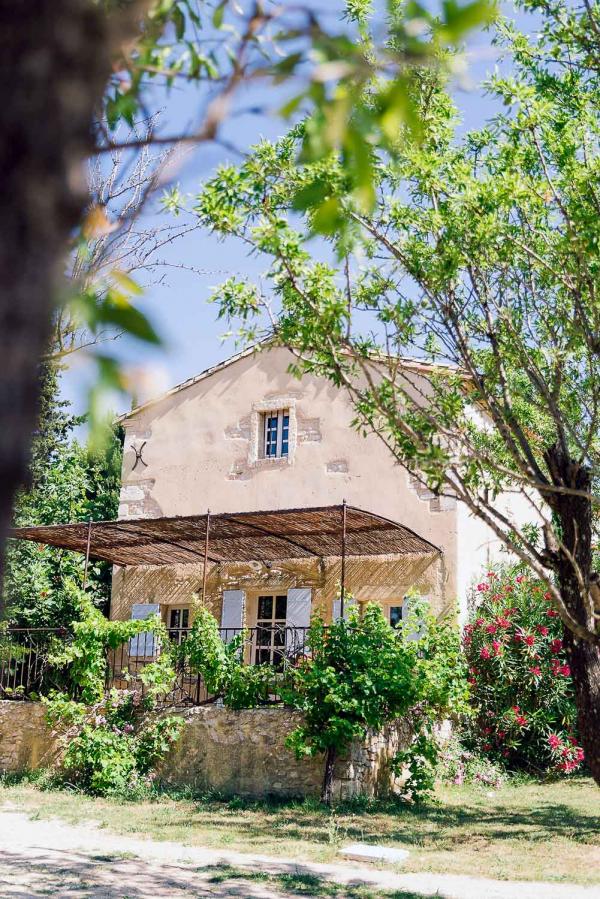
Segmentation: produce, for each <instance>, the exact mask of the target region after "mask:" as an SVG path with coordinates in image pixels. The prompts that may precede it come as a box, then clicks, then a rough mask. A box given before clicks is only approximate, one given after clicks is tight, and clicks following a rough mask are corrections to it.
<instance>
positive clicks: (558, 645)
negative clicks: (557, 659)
mask: <svg viewBox="0 0 600 899" xmlns="http://www.w3.org/2000/svg"><path fill="white" fill-rule="evenodd" d="M562 648H563V641H562V640H559V639H558V637H557V638H556V640H552V641H551V643H550V650H551V651H552V652H554V653H557V652H560V651H561V649H562Z"/></svg>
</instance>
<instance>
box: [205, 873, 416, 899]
mask: <svg viewBox="0 0 600 899" xmlns="http://www.w3.org/2000/svg"><path fill="white" fill-rule="evenodd" d="M214 870H215V871H217V873H216V874H213V875H212V877H210V878H209V883H219V884H222V883H229V882H230V881H236V880H242V881H246V882H250V883H252V882H254V883H262V884H264V885H265V886H270V887H273V888H274V889H279V890H285V895H286V896H311V897H313V899H424V897H423V894H422V893H413V892H410V891H406V890H400V891H398V890H393V891H389V890H384V891H383V892H382V891H381V890H377V892H376V893H374V892H373V890H372V888H371V887H365V886H354V885H352V884H349V885H346V884H341V883H333V882H332V881H331V880H324V879H323V878H322V877H318V876H317V875H316V874H262V873H258V874H257V873H252V872H249V871H243V870H241V869H239V868H231V867H229V866H228V865H215V868H214Z"/></svg>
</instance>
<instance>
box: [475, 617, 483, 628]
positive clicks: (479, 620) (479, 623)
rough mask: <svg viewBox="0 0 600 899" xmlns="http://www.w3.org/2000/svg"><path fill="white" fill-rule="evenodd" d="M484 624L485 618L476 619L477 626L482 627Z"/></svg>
mask: <svg viewBox="0 0 600 899" xmlns="http://www.w3.org/2000/svg"><path fill="white" fill-rule="evenodd" d="M482 624H485V621H484V620H483V618H476V619H475V627H481V625H482Z"/></svg>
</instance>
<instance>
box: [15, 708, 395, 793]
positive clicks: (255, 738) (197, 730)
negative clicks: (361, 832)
mask: <svg viewBox="0 0 600 899" xmlns="http://www.w3.org/2000/svg"><path fill="white" fill-rule="evenodd" d="M174 711H175V713H177V714H181V716H182V717H183V718H184V719H185V727H184V729H183V732H182V735H181V738H180V740H179V742H178V743H177V745H176V746H175V747H174V748H173V750H172V751H171V752H170V754H169V755H168V756H167V758H166V759H165V760H164V761H163V763H162V764H161V766H160V769H159V772H158V777H159V779H160V780H161V781H163V782H165V783H169V784H172V785H177V786H188V787H193V788H195V789H199V790H207V791H209V790H211V791H212V790H214V791H217V792H220V793H223V794H224V795H229V796H231V795H239V796H248V797H255V798H260V797H263V796H281V797H296V796H297V797H303V796H318V795H319V793H320V789H321V782H322V778H323V759H322V758H321V757H317V758H314V759H303V760H301V761H298V760H297V759H296V758H295V756H294V754H293V753H292V752H290V751H289V750H288V749H286V748H285V738H286V736H287V735H288V734H289V732H290V731H291V730H292V729H293V728H294V727H295V726H297V725H298V724H299V723H300V722H301V720H302V719H301V717H300V716H299V715H298V714H297V713H294V712H290V711H289V710H288V709H283V708H260V709H245V710H242V711H232V710H230V709H225V708H220V707H218V706H217V705H210V706H200V707H197V708H192V709H186V710H183V711H176V710H171V711H170V712H169V714H173V712H174ZM407 738H408V729H407V727H406V725H405V724H404V723H403V722H399V723H398V724H396V725H394V726H390V727H388V728H386V730H385V732H383V733H380V734H373V735H369V736H368V737H367V738H366V739H365V740H361V741H356V742H355V743H354V744H353V745H352V747H351V749H350V751H349V753H348V755H347V756H346V757H344V758H340V759H338V761H337V764H336V768H335V783H334V794H335V796H336V797H337V798H347V797H350V796H355V795H358V794H363V795H367V796H375V795H384V794H385V793H388V792H390V791H391V790H393V789H394V786H395V781H394V778H393V777H392V775H391V773H390V770H389V760H390V758H391V756H393V754H394V753H395V752H396V751H397V749H398V748H400V747H401V746H403V745H405V744H406V740H407ZM57 751H58V745H57V741H56V739H55V738H53V735H52V733H51V731H50V729H49V728H48V726H47V725H46V721H45V713H44V707H43V706H42V705H41V704H40V703H37V702H14V701H0V771H8V772H18V771H24V770H27V769H29V770H32V769H35V768H41V767H46V766H49V765H51V764H52V762H53V760H54V759H55V757H56V755H57Z"/></svg>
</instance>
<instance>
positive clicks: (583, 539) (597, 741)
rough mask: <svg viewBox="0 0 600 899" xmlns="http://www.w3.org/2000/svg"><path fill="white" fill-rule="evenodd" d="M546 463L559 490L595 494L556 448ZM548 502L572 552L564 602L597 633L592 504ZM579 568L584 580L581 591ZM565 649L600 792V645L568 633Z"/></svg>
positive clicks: (563, 561) (560, 563) (561, 498)
mask: <svg viewBox="0 0 600 899" xmlns="http://www.w3.org/2000/svg"><path fill="white" fill-rule="evenodd" d="M546 460H547V462H548V466H549V469H550V472H551V475H552V478H553V480H554V483H555V484H557V485H561V486H566V487H570V488H573V489H577V490H582V491H585V492H586V493H588V494H589V493H590V492H591V486H592V485H591V474H590V471H589V469H587V468H584V467H581V466H580V465H578V464H577V463H576V462H574V461H573V460H572V459H570V458H569V457H568V456H566V455H565V454H564V453H563V452H562V451H561V449H560V448H559V447H558V446H554V447H552V448H551V449H550V450H549V451H548V452H547V453H546ZM549 502H550V505H551V507H552V510H553V512H554V514H555V516H556V518H557V519H558V532H559V533H560V538H561V540H562V543H563V544H564V545H565V547H566V548H567V550H568V554H566V553H564V552H561V551H560V549H559V551H558V553H557V557H556V572H557V577H558V584H559V587H560V592H561V597H562V599H563V602H564V603H565V605H566V607H567V609H568V610H569V612H570V613H571V615H572V616H573V618H575V620H576V621H577V622H579V623H580V624H582V625H584V626H585V627H586V628H588V629H590V630H593V629H594V628H595V621H594V617H593V614H592V610H591V609H590V604H589V588H590V575H591V573H592V519H593V516H592V504H591V502H590V500H589V499H588V498H586V497H585V496H569V495H563V494H556V495H554V496H553V497H552V499H551V500H550V501H549ZM569 556H570V557H571V558H570V557H569ZM573 559H574V560H575V563H576V567H575V566H574V565H573V561H572V560H573ZM577 568H578V569H579V572H580V573H581V576H582V577H583V588H582V585H581V583H580V581H579V579H578V577H577V570H576V569H577ZM564 643H565V648H566V650H567V658H568V660H569V665H570V668H571V675H572V678H573V683H574V686H575V697H576V703H577V720H578V729H579V736H580V739H581V743H582V746H583V749H584V752H585V758H586V763H587V765H588V767H589V769H590V771H591V773H592V777H593V778H594V780H595V781H596V783H597V784H598V785H599V786H600V648H599V647H598V644H595V643H592V642H590V641H589V640H583V639H581V638H580V637H577V636H576V635H575V634H573V633H572V632H571V631H570V630H568V629H567V628H566V627H565V632H564Z"/></svg>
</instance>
